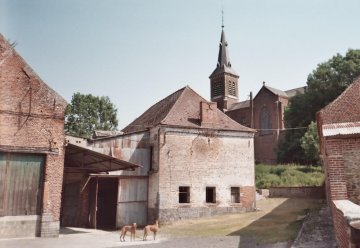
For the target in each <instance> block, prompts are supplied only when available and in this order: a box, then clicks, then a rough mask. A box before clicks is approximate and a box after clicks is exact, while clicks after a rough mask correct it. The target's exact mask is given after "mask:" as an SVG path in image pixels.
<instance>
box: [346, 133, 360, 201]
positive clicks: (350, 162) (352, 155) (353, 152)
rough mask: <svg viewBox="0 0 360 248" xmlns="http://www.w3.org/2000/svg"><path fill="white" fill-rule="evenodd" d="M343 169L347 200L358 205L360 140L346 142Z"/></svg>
mask: <svg viewBox="0 0 360 248" xmlns="http://www.w3.org/2000/svg"><path fill="white" fill-rule="evenodd" d="M345 149H346V151H344V167H345V179H346V187H347V192H348V196H349V200H350V201H352V202H354V203H356V204H358V205H360V138H359V139H351V140H348V141H347V142H346V145H345Z"/></svg>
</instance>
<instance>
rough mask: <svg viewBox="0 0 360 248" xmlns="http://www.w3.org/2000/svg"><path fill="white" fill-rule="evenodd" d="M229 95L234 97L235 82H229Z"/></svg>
mask: <svg viewBox="0 0 360 248" xmlns="http://www.w3.org/2000/svg"><path fill="white" fill-rule="evenodd" d="M229 95H231V96H236V84H235V82H231V81H229Z"/></svg>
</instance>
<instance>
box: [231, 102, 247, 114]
mask: <svg viewBox="0 0 360 248" xmlns="http://www.w3.org/2000/svg"><path fill="white" fill-rule="evenodd" d="M249 107H250V100H246V101H242V102H236V103H234V104H232V105H231V106H230V108H228V110H227V111H226V112H229V111H231V110H235V109H242V108H249Z"/></svg>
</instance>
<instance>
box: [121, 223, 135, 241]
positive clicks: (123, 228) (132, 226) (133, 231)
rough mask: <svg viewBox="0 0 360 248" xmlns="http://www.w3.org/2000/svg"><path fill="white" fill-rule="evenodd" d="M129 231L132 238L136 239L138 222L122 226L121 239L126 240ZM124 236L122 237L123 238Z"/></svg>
mask: <svg viewBox="0 0 360 248" xmlns="http://www.w3.org/2000/svg"><path fill="white" fill-rule="evenodd" d="M127 231H130V233H131V238H130V240H131V241H132V240H135V233H136V223H132V225H131V226H123V227H122V228H121V234H120V241H121V242H122V241H125V235H126V232H127ZM121 238H122V239H121Z"/></svg>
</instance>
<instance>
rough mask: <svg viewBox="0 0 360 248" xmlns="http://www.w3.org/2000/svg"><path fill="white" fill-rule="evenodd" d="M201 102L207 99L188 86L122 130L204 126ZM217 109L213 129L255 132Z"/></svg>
mask: <svg viewBox="0 0 360 248" xmlns="http://www.w3.org/2000/svg"><path fill="white" fill-rule="evenodd" d="M201 102H207V101H206V100H205V99H204V98H202V97H201V96H200V95H198V94H197V93H196V92H195V91H194V90H192V89H191V88H190V87H188V86H186V87H184V88H182V89H180V90H178V91H176V92H174V93H173V94H171V95H169V96H168V97H166V98H164V99H163V100H161V101H159V102H158V103H156V104H154V105H153V106H151V107H150V108H149V109H148V110H147V111H145V112H144V113H143V114H142V115H140V116H139V117H138V118H137V119H136V120H135V121H133V122H132V123H130V124H129V125H128V126H127V127H125V128H124V129H123V130H122V131H123V132H125V133H131V132H137V131H143V130H146V129H148V128H151V127H155V126H157V125H167V126H178V127H186V128H204V127H203V126H201V122H200V103H201ZM215 111H216V122H215V123H213V124H212V125H211V129H217V130H232V131H242V132H254V130H253V129H250V128H247V127H245V126H242V125H240V124H239V123H237V122H236V121H234V120H232V119H231V118H230V117H228V116H227V115H226V114H224V113H223V112H221V111H220V110H219V109H216V110H215ZM207 128H209V126H207Z"/></svg>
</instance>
